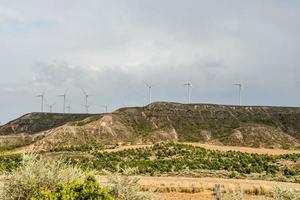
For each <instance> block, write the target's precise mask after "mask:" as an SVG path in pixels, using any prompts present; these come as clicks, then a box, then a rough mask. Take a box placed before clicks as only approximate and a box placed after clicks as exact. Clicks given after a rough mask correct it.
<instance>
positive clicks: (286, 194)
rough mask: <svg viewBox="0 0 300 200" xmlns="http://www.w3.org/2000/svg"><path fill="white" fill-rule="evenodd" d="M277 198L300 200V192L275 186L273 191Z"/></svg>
mask: <svg viewBox="0 0 300 200" xmlns="http://www.w3.org/2000/svg"><path fill="white" fill-rule="evenodd" d="M272 194H273V197H274V199H275V200H298V199H300V195H299V193H297V192H295V191H293V190H291V189H285V188H280V187H275V188H274V189H273V191H272Z"/></svg>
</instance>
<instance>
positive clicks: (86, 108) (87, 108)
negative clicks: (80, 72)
mask: <svg viewBox="0 0 300 200" xmlns="http://www.w3.org/2000/svg"><path fill="white" fill-rule="evenodd" d="M81 90H82V92H83V95H84V107H85V112H86V113H89V105H88V98H89V97H90V96H91V95H90V94H87V93H86V92H85V90H84V89H81Z"/></svg>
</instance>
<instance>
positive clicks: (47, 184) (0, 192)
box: [0, 154, 85, 200]
mask: <svg viewBox="0 0 300 200" xmlns="http://www.w3.org/2000/svg"><path fill="white" fill-rule="evenodd" d="M2 178H3V180H1V182H3V183H4V184H2V185H1V187H0V199H4V200H15V199H30V198H31V197H33V196H34V195H36V194H38V193H39V192H40V191H41V190H42V189H47V190H50V191H54V190H55V189H56V187H57V186H58V185H65V184H69V183H72V182H73V181H75V180H80V181H83V180H84V178H85V173H84V172H83V171H82V170H81V169H80V168H78V167H76V166H69V165H67V164H65V163H63V162H62V161H57V162H50V161H47V160H44V159H40V158H39V157H38V156H37V155H35V154H30V155H24V156H23V159H22V161H21V163H20V166H19V168H17V169H14V170H12V171H11V172H9V173H6V174H5V175H4V176H3V177H2Z"/></svg>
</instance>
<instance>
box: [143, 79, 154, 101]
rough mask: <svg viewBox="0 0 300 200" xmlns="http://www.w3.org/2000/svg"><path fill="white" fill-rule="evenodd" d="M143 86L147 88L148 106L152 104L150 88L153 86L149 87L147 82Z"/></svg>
mask: <svg viewBox="0 0 300 200" xmlns="http://www.w3.org/2000/svg"><path fill="white" fill-rule="evenodd" d="M145 85H146V87H147V88H148V98H149V104H151V103H152V87H153V85H150V84H148V83H147V82H145Z"/></svg>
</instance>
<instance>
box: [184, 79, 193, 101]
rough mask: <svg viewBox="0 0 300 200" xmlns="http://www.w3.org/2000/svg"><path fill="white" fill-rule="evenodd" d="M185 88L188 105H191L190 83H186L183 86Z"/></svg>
mask: <svg viewBox="0 0 300 200" xmlns="http://www.w3.org/2000/svg"><path fill="white" fill-rule="evenodd" d="M184 85H185V86H186V87H187V98H188V104H190V103H191V91H190V90H191V87H192V84H191V83H190V82H187V83H185V84H184Z"/></svg>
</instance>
